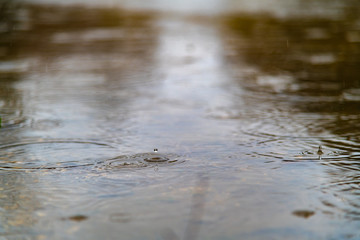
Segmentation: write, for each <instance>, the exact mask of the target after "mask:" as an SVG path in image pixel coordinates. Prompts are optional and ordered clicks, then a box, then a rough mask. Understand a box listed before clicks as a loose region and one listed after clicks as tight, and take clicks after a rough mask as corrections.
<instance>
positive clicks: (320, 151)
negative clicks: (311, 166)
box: [317, 145, 324, 155]
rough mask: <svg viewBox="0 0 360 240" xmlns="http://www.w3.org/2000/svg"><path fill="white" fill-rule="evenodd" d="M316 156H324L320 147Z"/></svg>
mask: <svg viewBox="0 0 360 240" xmlns="http://www.w3.org/2000/svg"><path fill="white" fill-rule="evenodd" d="M317 154H318V155H323V154H324V152H323V151H322V147H321V145H320V146H319V150H318V151H317Z"/></svg>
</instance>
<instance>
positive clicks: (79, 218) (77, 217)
mask: <svg viewBox="0 0 360 240" xmlns="http://www.w3.org/2000/svg"><path fill="white" fill-rule="evenodd" d="M88 218H89V217H88V216H85V215H81V214H78V215H73V216H70V217H64V218H61V220H63V221H74V222H82V221H85V220H87V219H88Z"/></svg>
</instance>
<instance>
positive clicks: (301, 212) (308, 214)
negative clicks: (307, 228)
mask: <svg viewBox="0 0 360 240" xmlns="http://www.w3.org/2000/svg"><path fill="white" fill-rule="evenodd" d="M292 214H293V215H294V216H296V217H300V218H305V219H306V218H309V217H311V216H313V215H314V214H315V212H314V211H312V210H296V211H293V212H292Z"/></svg>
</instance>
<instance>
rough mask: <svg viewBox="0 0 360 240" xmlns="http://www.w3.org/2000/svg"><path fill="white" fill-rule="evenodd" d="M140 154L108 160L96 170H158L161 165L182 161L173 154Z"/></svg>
mask: <svg viewBox="0 0 360 240" xmlns="http://www.w3.org/2000/svg"><path fill="white" fill-rule="evenodd" d="M155 150H157V149H154V152H149V153H139V154H134V155H129V156H128V155H121V156H117V157H115V158H111V159H108V160H106V161H104V162H102V163H100V164H98V165H97V166H96V168H105V169H116V168H118V169H120V168H144V167H155V168H158V167H159V164H160V165H162V166H163V165H164V164H173V163H177V162H179V161H180V156H178V155H176V154H171V153H163V154H160V153H158V150H157V152H155Z"/></svg>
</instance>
